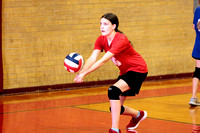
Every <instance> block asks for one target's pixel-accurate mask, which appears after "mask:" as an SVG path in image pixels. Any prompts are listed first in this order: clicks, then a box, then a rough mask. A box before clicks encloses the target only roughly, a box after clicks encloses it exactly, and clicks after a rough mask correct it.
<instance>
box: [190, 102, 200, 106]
mask: <svg viewBox="0 0 200 133" xmlns="http://www.w3.org/2000/svg"><path fill="white" fill-rule="evenodd" d="M189 105H192V106H200V104H199V103H195V102H189Z"/></svg>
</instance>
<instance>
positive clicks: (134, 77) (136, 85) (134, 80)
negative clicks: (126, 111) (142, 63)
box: [117, 71, 148, 96]
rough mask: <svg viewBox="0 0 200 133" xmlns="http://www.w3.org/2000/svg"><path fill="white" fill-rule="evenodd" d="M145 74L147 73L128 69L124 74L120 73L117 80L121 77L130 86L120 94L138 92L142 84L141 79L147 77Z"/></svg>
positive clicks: (129, 94) (127, 94) (132, 94)
mask: <svg viewBox="0 0 200 133" xmlns="http://www.w3.org/2000/svg"><path fill="white" fill-rule="evenodd" d="M147 74H148V73H138V72H134V71H128V72H127V73H126V74H124V75H120V76H119V77H118V78H117V81H118V80H120V79H122V80H124V81H125V82H126V83H127V84H128V86H129V87H130V89H129V90H127V91H125V92H123V93H122V95H121V96H135V94H139V91H140V88H141V86H142V83H143V81H144V80H145V78H146V77H147Z"/></svg>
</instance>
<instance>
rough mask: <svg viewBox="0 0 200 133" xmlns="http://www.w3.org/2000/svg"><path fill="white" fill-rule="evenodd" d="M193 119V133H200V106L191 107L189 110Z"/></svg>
mask: <svg viewBox="0 0 200 133" xmlns="http://www.w3.org/2000/svg"><path fill="white" fill-rule="evenodd" d="M189 111H190V114H191V117H192V123H193V125H192V133H200V106H191V107H190V108H189Z"/></svg>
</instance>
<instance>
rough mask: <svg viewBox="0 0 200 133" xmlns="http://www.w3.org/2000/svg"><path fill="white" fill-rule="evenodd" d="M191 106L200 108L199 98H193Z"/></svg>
mask: <svg viewBox="0 0 200 133" xmlns="http://www.w3.org/2000/svg"><path fill="white" fill-rule="evenodd" d="M189 104H190V105H193V106H200V102H199V101H198V99H197V98H191V99H190V102H189Z"/></svg>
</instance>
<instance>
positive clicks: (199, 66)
mask: <svg viewBox="0 0 200 133" xmlns="http://www.w3.org/2000/svg"><path fill="white" fill-rule="evenodd" d="M199 79H200V60H196V68H195V71H194V74H193V79H192V98H191V99H190V102H189V104H190V105H200V103H199V102H198V100H197V90H198V86H199Z"/></svg>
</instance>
